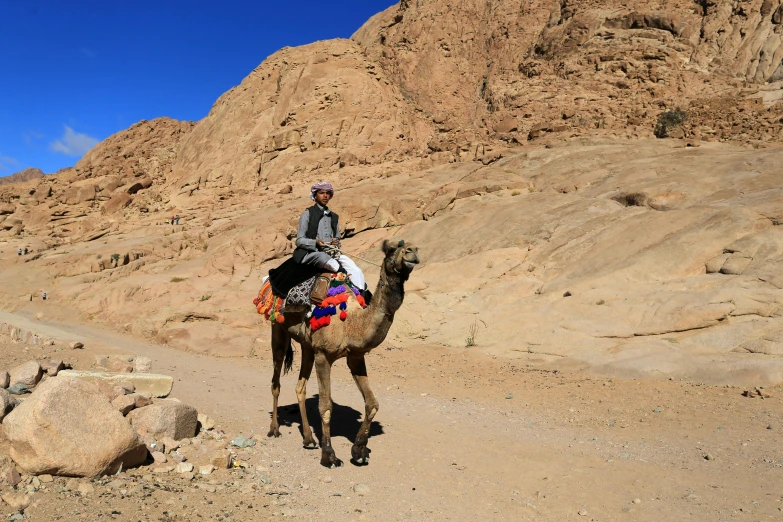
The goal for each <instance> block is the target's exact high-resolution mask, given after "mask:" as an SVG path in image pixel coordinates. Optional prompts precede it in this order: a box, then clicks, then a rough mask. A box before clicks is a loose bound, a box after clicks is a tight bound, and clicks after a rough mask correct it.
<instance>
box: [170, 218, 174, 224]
mask: <svg viewBox="0 0 783 522" xmlns="http://www.w3.org/2000/svg"><path fill="white" fill-rule="evenodd" d="M171 224H172V225H174V216H171Z"/></svg>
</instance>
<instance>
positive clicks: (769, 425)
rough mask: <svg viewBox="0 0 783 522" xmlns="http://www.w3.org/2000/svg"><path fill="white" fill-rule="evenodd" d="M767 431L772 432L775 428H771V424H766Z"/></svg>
mask: <svg viewBox="0 0 783 522" xmlns="http://www.w3.org/2000/svg"><path fill="white" fill-rule="evenodd" d="M767 429H768V430H773V429H775V428H774V427H773V426H772V424H768V425H767Z"/></svg>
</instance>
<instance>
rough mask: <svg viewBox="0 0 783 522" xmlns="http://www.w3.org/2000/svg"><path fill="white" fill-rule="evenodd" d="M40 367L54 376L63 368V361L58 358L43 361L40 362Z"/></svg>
mask: <svg viewBox="0 0 783 522" xmlns="http://www.w3.org/2000/svg"><path fill="white" fill-rule="evenodd" d="M41 369H42V370H43V371H44V372H46V375H49V376H50V377H54V376H56V375H57V374H58V373H59V372H60V370H64V369H65V363H63V362H62V361H60V360H51V361H44V362H43V363H41Z"/></svg>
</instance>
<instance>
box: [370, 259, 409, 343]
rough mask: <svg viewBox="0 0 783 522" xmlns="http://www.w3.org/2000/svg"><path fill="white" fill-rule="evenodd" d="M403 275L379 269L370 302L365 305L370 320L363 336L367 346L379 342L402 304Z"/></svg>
mask: <svg viewBox="0 0 783 522" xmlns="http://www.w3.org/2000/svg"><path fill="white" fill-rule="evenodd" d="M403 285H404V280H403V277H402V276H400V275H399V274H395V273H391V274H389V273H387V272H386V271H385V270H382V271H381V279H380V281H378V286H377V287H376V289H375V294H374V295H373V298H372V302H371V303H370V305H369V306H368V307H367V313H368V314H369V316H370V320H369V321H368V323H367V331H366V336H365V338H366V339H367V340H369V341H370V342H369V345H368V346H367V348H374V347H376V346H378V345H379V344H381V343H382V342H383V340H384V339H385V338H386V334H387V333H388V332H389V328H391V325H392V321H394V314H395V313H396V312H397V310H399V309H400V307H401V306H402V300H403V297H404V296H405V289H404V286H403Z"/></svg>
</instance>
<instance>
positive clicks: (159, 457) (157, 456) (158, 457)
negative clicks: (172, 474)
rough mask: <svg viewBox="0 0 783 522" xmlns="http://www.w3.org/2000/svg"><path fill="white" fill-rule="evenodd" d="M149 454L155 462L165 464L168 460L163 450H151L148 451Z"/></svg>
mask: <svg viewBox="0 0 783 522" xmlns="http://www.w3.org/2000/svg"><path fill="white" fill-rule="evenodd" d="M150 455H152V459H153V460H154V461H155V462H156V463H157V464H165V463H166V462H168V460H169V459H167V458H166V455H165V454H163V452H161V451H153V452H151V453H150Z"/></svg>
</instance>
